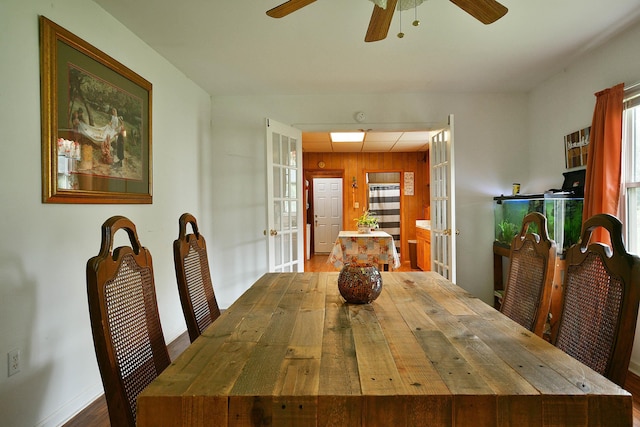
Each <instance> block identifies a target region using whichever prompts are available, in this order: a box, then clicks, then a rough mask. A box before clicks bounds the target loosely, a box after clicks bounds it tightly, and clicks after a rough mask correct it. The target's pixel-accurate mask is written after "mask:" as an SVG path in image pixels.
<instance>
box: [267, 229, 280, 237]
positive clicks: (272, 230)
mask: <svg viewBox="0 0 640 427" xmlns="http://www.w3.org/2000/svg"><path fill="white" fill-rule="evenodd" d="M269 234H270V235H272V236H277V235H278V232H277V231H276V230H274V229H271V230H269Z"/></svg>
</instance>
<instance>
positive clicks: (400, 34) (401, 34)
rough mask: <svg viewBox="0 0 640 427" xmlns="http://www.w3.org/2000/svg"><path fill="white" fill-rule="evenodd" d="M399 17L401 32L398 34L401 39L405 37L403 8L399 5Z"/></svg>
mask: <svg viewBox="0 0 640 427" xmlns="http://www.w3.org/2000/svg"><path fill="white" fill-rule="evenodd" d="M398 17H399V18H400V32H399V33H398V38H399V39H401V38H403V37H404V33H403V32H402V8H401V7H400V4H398Z"/></svg>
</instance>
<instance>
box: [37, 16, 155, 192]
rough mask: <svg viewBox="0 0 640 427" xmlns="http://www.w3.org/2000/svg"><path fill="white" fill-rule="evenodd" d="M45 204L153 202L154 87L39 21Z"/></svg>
mask: <svg viewBox="0 0 640 427" xmlns="http://www.w3.org/2000/svg"><path fill="white" fill-rule="evenodd" d="M39 20H40V73H41V103H42V117H41V121H42V122H41V123H42V201H43V202H44V203H113V204H117V203H132V204H133V203H152V156H151V99H152V85H151V83H150V82H148V81H147V80H145V79H144V78H142V77H141V76H139V75H138V74H136V73H134V72H133V71H132V70H130V69H129V68H127V67H125V66H124V65H122V64H121V63H120V62H118V61H116V60H115V59H113V58H111V57H110V56H109V55H107V54H105V53H103V52H101V51H100V50H98V49H96V48H95V47H93V46H92V45H90V44H89V43H87V42H85V41H84V40H82V39H80V38H79V37H77V36H75V35H74V34H72V33H70V32H69V31H67V30H65V29H64V28H62V27H60V26H59V25H57V24H55V23H54V22H52V21H50V20H49V19H47V18H45V17H44V16H40V18H39Z"/></svg>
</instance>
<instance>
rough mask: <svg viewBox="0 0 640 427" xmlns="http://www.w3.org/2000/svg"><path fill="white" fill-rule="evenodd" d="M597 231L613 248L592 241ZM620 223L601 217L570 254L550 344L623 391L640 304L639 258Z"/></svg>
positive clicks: (590, 224)
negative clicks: (605, 234)
mask: <svg viewBox="0 0 640 427" xmlns="http://www.w3.org/2000/svg"><path fill="white" fill-rule="evenodd" d="M598 227H602V229H604V230H606V231H608V234H609V240H610V242H611V244H610V245H609V244H604V243H600V242H591V241H590V240H591V237H592V233H593V231H594V230H595V229H597V228H598ZM622 233H623V228H622V223H621V222H620V220H618V218H616V217H614V216H612V215H609V214H597V215H594V216H592V217H591V218H589V219H588V220H587V221H586V222H585V223H584V225H583V227H582V236H581V238H580V240H579V241H578V243H576V244H575V245H573V246H572V247H570V248H569V249H568V250H567V254H566V273H565V279H564V286H563V292H562V298H563V299H562V304H561V307H562V310H561V315H560V320H559V325H558V330H557V333H556V334H555V336H554V337H553V340H552V342H553V343H554V344H555V345H556V346H557V347H558V348H560V349H561V350H563V351H564V352H565V353H567V354H569V355H571V356H572V357H574V358H575V359H577V360H579V361H581V362H582V363H584V364H585V365H587V366H589V367H590V368H591V369H593V370H594V371H596V372H598V373H600V374H602V375H604V376H605V377H607V378H609V379H610V380H611V381H613V382H615V383H616V384H618V385H619V386H621V387H623V386H624V382H625V378H626V375H627V371H628V369H629V361H630V359H631V350H632V347H633V339H634V335H635V329H636V320H637V317H638V302H639V301H640V288H639V287H640V258H638V257H637V256H635V255H632V254H629V253H627V251H626V249H625V246H624V243H623V234H622Z"/></svg>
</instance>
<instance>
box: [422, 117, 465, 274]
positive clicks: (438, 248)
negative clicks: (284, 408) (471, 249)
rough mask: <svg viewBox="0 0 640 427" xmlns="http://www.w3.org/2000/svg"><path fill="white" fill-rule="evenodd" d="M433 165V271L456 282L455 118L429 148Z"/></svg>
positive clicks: (431, 167)
mask: <svg viewBox="0 0 640 427" xmlns="http://www.w3.org/2000/svg"><path fill="white" fill-rule="evenodd" d="M429 159H430V162H431V165H430V169H431V270H432V271H435V272H437V273H439V274H441V275H442V276H444V277H445V278H447V279H449V280H451V281H452V282H453V283H455V282H456V235H457V234H458V231H457V229H456V215H455V214H456V213H455V173H454V172H455V171H454V157H453V115H450V116H449V126H448V128H446V129H444V130H442V131H440V132H439V133H438V134H436V135H435V136H434V137H433V138H432V140H431V143H430V146H429Z"/></svg>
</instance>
